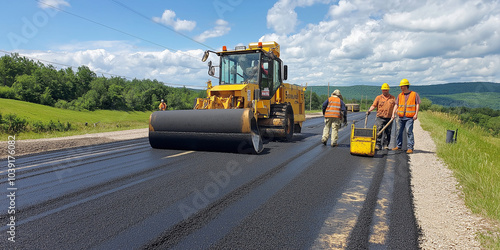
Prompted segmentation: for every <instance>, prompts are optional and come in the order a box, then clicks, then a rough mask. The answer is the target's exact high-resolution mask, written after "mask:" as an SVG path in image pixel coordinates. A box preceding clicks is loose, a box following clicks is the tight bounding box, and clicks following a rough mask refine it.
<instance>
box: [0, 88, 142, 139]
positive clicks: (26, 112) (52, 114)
mask: <svg viewBox="0 0 500 250" xmlns="http://www.w3.org/2000/svg"><path fill="white" fill-rule="evenodd" d="M0 107H2V108H1V110H0V113H1V114H2V116H5V115H7V114H16V115H17V116H18V117H21V118H23V119H26V120H27V121H41V122H44V123H46V122H49V121H51V120H52V121H54V122H56V121H60V122H62V123H66V122H69V123H71V127H72V128H73V129H72V130H70V131H65V132H50V133H42V134H37V133H34V132H26V133H20V134H18V135H16V137H17V139H21V140H22V139H36V138H50V137H59V136H68V135H77V134H87V133H98V132H107V131H116V130H125V129H136V128H147V127H148V122H149V115H150V114H151V112H137V111H133V112H127V111H116V110H97V111H73V110H67V109H59V108H54V107H50V106H45V105H40V104H35V103H29V102H23V101H17V100H11V99H3V98H0ZM85 123H87V126H85ZM94 124H96V125H95V126H94ZM0 138H1V139H0V141H5V140H7V136H6V135H2V137H0Z"/></svg>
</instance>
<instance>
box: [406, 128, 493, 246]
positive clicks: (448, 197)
mask: <svg viewBox="0 0 500 250" xmlns="http://www.w3.org/2000/svg"><path fill="white" fill-rule="evenodd" d="M413 132H414V135H415V141H416V142H415V146H414V153H413V154H412V155H410V171H411V176H412V178H411V185H412V190H413V197H414V206H415V217H416V219H417V223H418V225H419V227H420V229H421V234H422V235H421V236H420V246H421V248H422V249H456V248H460V249H481V246H480V243H479V242H478V241H477V240H476V235H477V234H478V233H479V232H481V231H484V228H488V227H489V226H488V225H487V224H488V223H487V221H486V220H485V219H483V218H481V217H479V216H477V215H475V214H473V213H472V212H471V210H470V209H469V208H468V207H466V206H465V203H464V200H463V193H462V192H461V190H460V184H459V183H458V181H457V180H456V178H455V177H454V176H453V171H451V170H450V169H449V168H448V167H447V166H446V164H445V163H443V162H442V161H441V160H440V159H439V158H438V157H437V155H436V144H435V143H434V141H433V140H432V138H431V136H430V134H429V132H427V131H424V130H423V129H422V127H421V126H420V121H419V120H417V121H416V122H415V125H414V130H413Z"/></svg>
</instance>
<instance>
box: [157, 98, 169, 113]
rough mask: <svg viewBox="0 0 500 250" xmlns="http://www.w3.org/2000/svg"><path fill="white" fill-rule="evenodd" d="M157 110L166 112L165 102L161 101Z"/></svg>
mask: <svg viewBox="0 0 500 250" xmlns="http://www.w3.org/2000/svg"><path fill="white" fill-rule="evenodd" d="M158 109H159V110H161V111H165V110H167V103H166V102H165V100H163V99H161V102H160V105H159V106H158Z"/></svg>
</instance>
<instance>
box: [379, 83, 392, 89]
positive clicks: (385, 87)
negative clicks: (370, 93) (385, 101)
mask: <svg viewBox="0 0 500 250" xmlns="http://www.w3.org/2000/svg"><path fill="white" fill-rule="evenodd" d="M380 89H381V90H389V89H390V88H389V84H387V83H384V84H382V88H380Z"/></svg>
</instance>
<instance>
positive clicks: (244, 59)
mask: <svg viewBox="0 0 500 250" xmlns="http://www.w3.org/2000/svg"><path fill="white" fill-rule="evenodd" d="M210 53H214V54H216V55H217V56H218V57H219V66H217V67H218V69H219V76H218V77H216V76H215V71H216V68H215V67H216V66H214V65H213V64H212V62H211V61H210V62H208V74H209V75H210V76H212V77H216V78H218V80H219V85H216V86H212V82H211V81H208V82H207V97H206V98H198V99H196V101H195V105H194V108H193V110H172V111H156V112H154V113H152V114H151V116H150V119H149V143H150V144H151V147H153V148H168V149H187V150H205V151H230V152H238V153H257V154H258V153H260V152H261V151H262V150H263V143H262V137H264V138H269V139H272V140H282V141H287V140H291V139H292V137H293V133H300V131H301V128H302V123H303V122H304V121H305V103H304V91H305V89H306V88H305V87H301V86H298V85H292V84H288V83H284V82H283V81H284V80H286V79H287V71H288V67H287V66H286V65H284V64H283V62H282V61H281V59H280V46H279V44H278V43H276V42H258V43H250V44H249V45H248V47H247V46H237V47H236V48H235V49H234V50H228V49H227V48H226V46H223V47H222V51H219V52H214V51H210V50H207V51H205V53H204V55H203V58H202V61H203V62H205V61H206V60H207V59H208V57H209V55H210Z"/></svg>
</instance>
